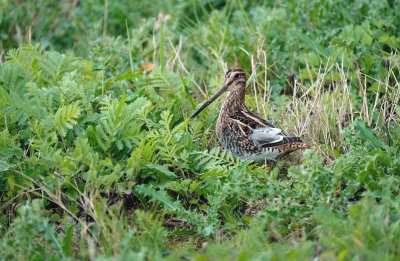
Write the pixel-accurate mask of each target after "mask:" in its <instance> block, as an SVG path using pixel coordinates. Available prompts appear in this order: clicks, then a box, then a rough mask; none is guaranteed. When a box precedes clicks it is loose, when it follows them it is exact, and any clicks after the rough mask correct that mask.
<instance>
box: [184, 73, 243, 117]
mask: <svg viewBox="0 0 400 261" xmlns="http://www.w3.org/2000/svg"><path fill="white" fill-rule="evenodd" d="M242 88H246V73H245V72H244V71H243V70H242V69H231V70H229V71H227V72H226V73H225V80H224V85H223V86H222V88H221V89H220V90H219V91H218V92H217V93H215V94H214V95H213V96H212V97H211V98H210V99H208V100H207V101H206V102H205V103H204V104H203V105H202V106H201V107H200V108H199V109H198V110H197V111H195V112H194V113H193V114H192V115H191V116H190V118H191V119H193V118H194V117H196V116H197V114H199V113H200V112H201V111H202V110H204V109H205V108H206V107H207V106H208V105H210V104H211V103H212V102H213V101H215V100H216V99H217V98H218V97H219V96H221V94H223V93H224V92H226V91H229V92H233V91H237V90H240V89H242Z"/></svg>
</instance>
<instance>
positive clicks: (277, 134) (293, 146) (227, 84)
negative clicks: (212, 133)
mask: <svg viewBox="0 0 400 261" xmlns="http://www.w3.org/2000/svg"><path fill="white" fill-rule="evenodd" d="M225 91H228V92H229V94H228V96H227V97H226V100H225V101H224V103H223V104H222V106H221V111H220V113H219V117H218V121H217V126H216V131H217V136H218V137H219V141H220V143H221V145H222V146H223V147H224V149H226V150H229V151H231V152H232V154H234V155H235V156H237V157H239V158H241V159H247V160H253V161H264V160H266V159H269V160H276V158H277V157H278V156H282V155H284V154H287V153H290V152H292V151H295V150H298V149H304V148H308V147H309V146H308V145H306V144H305V143H304V142H303V141H302V139H301V138H300V137H290V136H287V135H285V134H284V133H282V132H281V131H280V130H279V129H278V128H275V127H274V125H273V124H271V123H270V122H268V121H266V120H265V119H263V118H261V117H260V116H258V115H256V114H254V113H253V112H251V111H250V110H249V109H247V107H246V106H245V102H244V101H245V92H246V74H245V72H244V71H243V70H242V69H232V70H229V71H227V72H226V74H225V81H224V85H223V87H222V88H221V89H220V90H219V91H218V92H217V93H216V94H215V95H213V96H212V97H211V98H210V99H209V100H208V101H207V102H206V103H205V104H203V105H202V106H201V107H200V108H199V109H198V110H197V111H196V112H194V113H193V114H192V116H191V118H194V117H195V116H196V115H197V114H199V113H200V112H201V111H202V110H203V109H204V108H206V107H207V106H208V105H209V104H210V103H211V102H213V101H214V100H215V99H217V98H218V97H219V96H220V95H221V94H222V93H224V92H225Z"/></svg>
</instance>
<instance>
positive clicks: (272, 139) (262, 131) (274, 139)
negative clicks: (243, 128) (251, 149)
mask: <svg viewBox="0 0 400 261" xmlns="http://www.w3.org/2000/svg"><path fill="white" fill-rule="evenodd" d="M283 138H284V136H283V135H282V133H281V130H280V129H278V128H272V127H265V128H258V129H255V130H253V132H252V133H251V134H250V139H252V140H253V141H254V143H255V144H256V145H257V146H259V147H264V146H266V147H269V145H272V146H275V145H276V144H277V143H279V142H281V141H282V140H283Z"/></svg>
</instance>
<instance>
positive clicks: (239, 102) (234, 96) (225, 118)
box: [216, 87, 246, 136]
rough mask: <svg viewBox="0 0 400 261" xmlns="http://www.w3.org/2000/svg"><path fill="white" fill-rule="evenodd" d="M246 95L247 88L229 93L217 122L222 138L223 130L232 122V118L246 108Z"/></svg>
mask: <svg viewBox="0 0 400 261" xmlns="http://www.w3.org/2000/svg"><path fill="white" fill-rule="evenodd" d="M245 95H246V88H245V87H243V88H240V89H238V90H235V91H231V92H229V94H228V96H227V97H226V99H225V101H224V103H223V104H222V106H221V111H220V112H219V117H218V121H217V126H216V127H217V135H218V136H220V135H221V133H222V129H223V127H224V126H226V125H227V124H228V123H229V122H230V116H233V115H234V114H235V113H236V112H238V111H241V110H243V109H244V108H245V104H244V98H245Z"/></svg>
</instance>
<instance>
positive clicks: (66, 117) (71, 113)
mask: <svg viewBox="0 0 400 261" xmlns="http://www.w3.org/2000/svg"><path fill="white" fill-rule="evenodd" d="M80 114H81V110H80V109H79V107H78V106H77V105H76V104H69V105H67V106H63V107H61V108H59V109H58V110H57V112H56V115H55V119H54V126H55V127H56V129H57V130H58V131H59V132H60V134H61V135H62V136H63V137H64V136H65V135H66V130H65V129H72V128H73V127H74V125H76V124H77V121H76V119H77V118H78V117H79V115H80Z"/></svg>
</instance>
